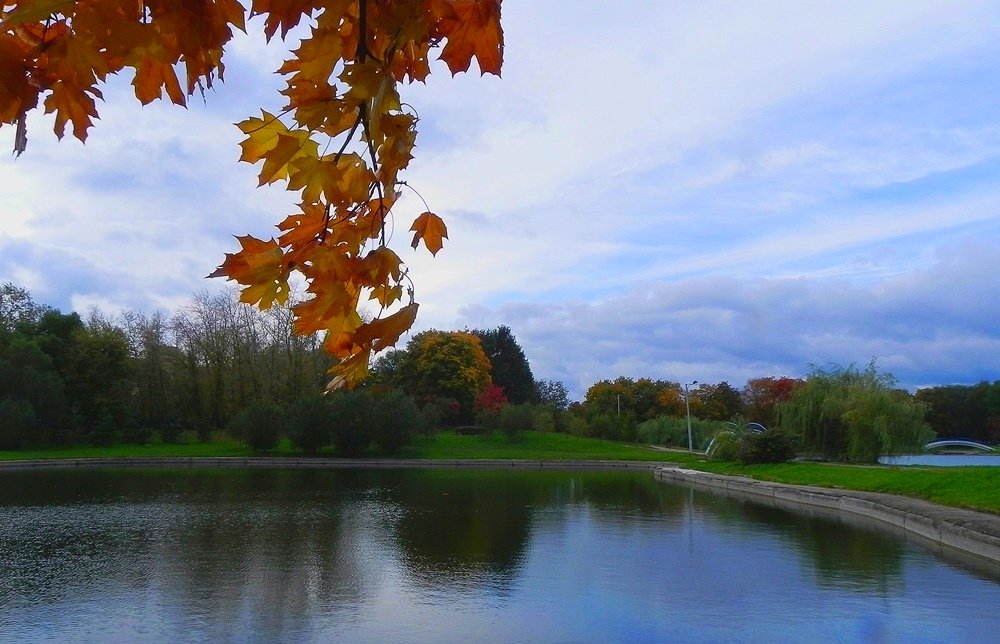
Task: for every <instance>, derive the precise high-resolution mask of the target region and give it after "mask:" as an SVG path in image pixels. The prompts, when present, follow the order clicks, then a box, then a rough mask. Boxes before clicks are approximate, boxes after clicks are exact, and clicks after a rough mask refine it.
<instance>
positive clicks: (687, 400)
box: [684, 380, 698, 452]
mask: <svg viewBox="0 0 1000 644" xmlns="http://www.w3.org/2000/svg"><path fill="white" fill-rule="evenodd" d="M696 384H698V381H697V380H695V381H693V382H685V383H684V407H685V408H686V409H687V416H688V451H689V452H693V451H694V440H692V438H691V401H690V399H691V392H689V391H688V387H690V386H692V385H696Z"/></svg>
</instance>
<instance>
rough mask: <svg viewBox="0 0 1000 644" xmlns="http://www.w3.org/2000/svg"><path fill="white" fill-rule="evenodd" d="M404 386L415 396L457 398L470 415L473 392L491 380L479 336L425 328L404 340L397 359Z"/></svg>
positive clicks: (463, 415)
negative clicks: (401, 355) (407, 340)
mask: <svg viewBox="0 0 1000 644" xmlns="http://www.w3.org/2000/svg"><path fill="white" fill-rule="evenodd" d="M400 371H401V377H402V381H403V383H404V389H405V390H406V391H407V392H408V393H411V394H412V395H414V396H416V397H417V398H418V399H421V400H424V401H427V400H430V399H434V398H450V399H453V400H456V401H458V403H459V405H460V406H461V408H460V413H461V417H462V418H464V419H465V420H468V419H470V418H471V414H472V408H473V402H474V401H475V399H476V396H478V395H479V393H480V392H481V391H482V390H483V389H485V388H486V386H487V385H489V384H490V383H491V381H490V361H489V359H488V358H487V357H486V354H485V353H484V352H483V348H482V346H481V345H480V343H479V338H477V337H476V336H475V335H473V334H471V333H466V332H464V331H433V330H432V331H424V332H422V333H418V334H417V335H415V336H413V338H412V339H410V341H409V342H408V343H407V344H406V351H405V353H404V355H403V357H402V360H401V363H400Z"/></svg>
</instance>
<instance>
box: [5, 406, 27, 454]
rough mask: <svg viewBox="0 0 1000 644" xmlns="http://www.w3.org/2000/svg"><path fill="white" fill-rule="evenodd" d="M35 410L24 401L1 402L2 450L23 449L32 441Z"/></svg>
mask: <svg viewBox="0 0 1000 644" xmlns="http://www.w3.org/2000/svg"><path fill="white" fill-rule="evenodd" d="M34 425H35V410H34V409H33V408H32V407H31V405H30V404H29V403H28V402H27V401H24V400H10V399H6V400H0V449H21V448H22V447H24V446H25V445H26V444H27V443H28V441H29V440H30V436H31V431H32V429H33V428H34Z"/></svg>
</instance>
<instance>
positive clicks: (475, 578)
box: [396, 471, 545, 591]
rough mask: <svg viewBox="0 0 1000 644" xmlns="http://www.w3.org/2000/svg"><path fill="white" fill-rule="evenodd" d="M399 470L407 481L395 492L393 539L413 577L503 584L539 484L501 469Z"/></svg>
mask: <svg viewBox="0 0 1000 644" xmlns="http://www.w3.org/2000/svg"><path fill="white" fill-rule="evenodd" d="M406 474H408V475H410V476H407V477H406V478H408V479H409V478H411V477H412V480H411V481H410V483H411V484H407V485H402V486H400V488H399V490H398V491H399V494H400V497H399V500H400V503H401V504H402V506H403V507H404V508H405V512H404V514H403V516H402V517H401V518H400V520H399V523H398V524H397V528H396V537H397V540H398V545H399V548H400V550H401V553H400V555H401V559H402V560H403V562H404V564H405V565H406V567H407V572H408V573H409V574H410V575H411V576H412V578H413V579H414V580H415V581H416V582H417V583H419V584H422V585H427V586H438V585H440V584H442V582H443V583H445V584H449V583H461V584H468V585H473V586H478V585H480V584H482V585H484V586H488V587H491V588H494V589H499V590H501V591H503V590H504V589H507V588H509V586H510V584H511V583H512V582H513V581H514V580H515V579H516V577H517V574H518V571H519V569H520V567H521V564H522V560H523V556H524V552H525V549H526V547H527V545H528V541H529V539H530V537H531V519H532V506H533V505H535V504H536V503H537V502H538V501H539V500H540V499H541V497H543V496H544V494H545V492H544V490H543V489H542V488H540V486H539V484H538V481H536V480H534V479H532V478H525V477H519V476H511V475H510V474H509V473H506V472H505V473H504V474H505V476H502V477H497V476H493V475H491V474H492V473H489V472H470V471H461V472H453V471H429V472H407V473H406ZM477 474H478V476H477ZM484 474H485V476H483V475H484Z"/></svg>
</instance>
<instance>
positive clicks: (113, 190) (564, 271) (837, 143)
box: [0, 0, 1000, 398]
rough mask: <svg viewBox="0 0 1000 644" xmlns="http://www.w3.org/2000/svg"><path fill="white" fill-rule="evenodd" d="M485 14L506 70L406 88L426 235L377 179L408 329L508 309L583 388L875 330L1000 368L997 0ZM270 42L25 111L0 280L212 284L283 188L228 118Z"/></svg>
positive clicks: (750, 369) (275, 212)
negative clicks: (438, 235)
mask: <svg viewBox="0 0 1000 644" xmlns="http://www.w3.org/2000/svg"><path fill="white" fill-rule="evenodd" d="M567 7H571V8H572V9H571V10H568V9H567ZM503 24H504V28H505V32H506V52H505V54H506V56H505V64H504V75H503V78H502V79H497V78H494V77H482V78H480V77H479V76H478V74H471V75H465V76H459V77H457V78H454V79H453V78H450V77H449V76H448V75H447V73H446V70H444V69H443V66H439V67H437V68H435V71H436V72H437V73H435V74H432V76H431V77H430V78H429V79H428V83H427V85H426V86H422V85H416V86H412V87H406V88H404V90H403V91H404V100H406V101H407V102H409V103H412V104H413V105H414V106H416V109H417V110H418V112H419V114H420V117H421V123H420V130H421V133H420V137H419V139H418V149H417V151H416V153H415V154H416V159H415V160H414V162H413V163H412V164H411V166H410V169H409V170H408V171H407V173H406V177H405V178H406V179H407V181H408V182H409V183H411V184H412V185H414V186H415V187H416V188H417V189H418V190H419V191H420V193H421V194H422V195H423V197H424V198H425V199H426V200H427V201H428V202H429V204H430V206H431V208H432V209H433V210H434V211H435V212H437V213H438V214H440V215H442V216H443V217H444V218H445V220H446V221H447V223H448V229H449V233H450V240H449V242H448V243H447V244H446V246H445V249H444V251H443V252H441V253H439V254H438V256H437V257H436V258H431V257H430V255H429V254H428V253H427V252H426V251H425V250H423V249H422V248H421V250H420V251H419V252H418V251H413V250H411V249H410V248H409V246H408V242H409V239H408V237H409V236H408V234H406V232H405V231H406V228H408V227H409V222H410V221H411V220H412V218H413V216H415V215H416V214H418V213H419V212H420V210H422V208H421V206H420V205H419V204H416V203H412V202H406V201H404V202H403V203H402V204H401V205H400V207H399V211H398V212H397V215H396V217H397V218H396V234H395V235H394V238H393V246H394V247H395V248H396V250H397V252H399V254H400V255H401V256H402V257H403V259H404V260H405V261H407V263H408V264H409V265H410V266H411V267H412V275H413V277H414V279H415V281H416V287H417V299H418V301H420V302H421V309H420V318H419V319H418V322H417V326H418V330H419V329H424V328H438V329H457V328H463V327H470V328H471V327H492V326H496V325H499V324H506V325H509V326H510V327H511V328H512V329H513V331H514V333H515V335H516V336H517V338H518V340H519V342H520V343H521V345H522V346H523V347H524V349H525V352H526V354H527V356H528V358H529V360H530V361H531V365H532V368H533V370H534V372H535V375H536V377H540V378H550V379H557V380H562V381H564V382H565V383H566V384H567V386H568V387H569V388H570V391H571V393H572V394H573V395H574V397H577V398H579V397H581V396H582V394H583V392H584V391H585V390H586V388H587V386H589V385H590V384H591V383H593V382H595V381H596V380H599V379H603V378H614V377H617V376H620V375H624V376H632V377H640V376H649V377H654V378H664V379H669V380H676V381H682V382H684V381H687V382H690V381H692V380H698V381H701V382H719V381H721V380H726V381H728V382H730V383H731V384H734V385H736V386H741V385H742V384H743V382H744V381H745V380H746V379H747V378H752V377H756V376H765V375H774V376H778V375H790V376H800V375H803V374H804V373H806V372H807V371H808V369H809V365H810V364H817V365H825V364H828V363H837V364H842V365H846V364H850V363H858V364H862V365H863V364H865V363H867V362H868V361H869V360H870V359H872V358H876V359H877V360H878V364H879V365H880V366H881V367H882V368H884V369H886V370H888V371H891V372H892V373H893V374H894V375H895V376H896V377H897V378H898V379H899V380H900V382H901V384H903V385H904V386H906V387H908V388H911V389H912V388H916V387H919V386H923V385H933V384H943V383H973V382H977V381H980V380H984V379H986V380H995V379H998V378H1000V4H998V3H997V2H992V1H983V2H974V1H967V2H962V1H958V0H948V1H940V2H934V1H923V0H900V1H898V2H893V1H874V0H868V1H864V2H850V1H845V0H837V1H834V2H821V1H818V0H816V1H810V2H792V1H791V0H787V1H783V2H765V1H763V0H761V1H757V2H752V3H736V2H710V1H706V2H698V3H691V2H638V1H625V0H622V1H620V2H615V3H609V2H596V1H582V0H580V1H576V2H573V3H572V4H570V3H566V2H556V1H555V0H532V1H531V2H528V1H524V0H507V2H505V3H504V7H503ZM250 27H251V28H250V31H251V33H253V32H254V31H255V30H256V31H259V30H260V28H261V22H260V21H259V19H256V20H254V21H252V22H251V23H250ZM275 44H277V46H274V45H275ZM292 45H293V46H294V42H293V43H292ZM282 56H283V52H282V48H281V45H280V43H272V46H265V44H264V42H263V39H262V38H261V37H260V36H259V35H251V36H242V35H241V36H240V37H238V38H237V40H236V41H235V42H234V43H233V44H232V45H231V47H230V48H229V50H228V53H227V71H226V82H225V83H224V84H219V85H218V86H217V87H216V88H215V89H214V90H213V91H209V92H208V93H207V94H206V99H205V101H204V102H203V101H202V100H201V99H200V97H195V98H193V99H192V100H191V104H190V106H189V107H188V108H187V109H179V108H176V107H172V106H170V105H161V104H157V105H152V106H147V107H145V108H143V107H140V106H139V105H138V103H137V102H136V101H135V100H134V99H130V98H129V92H128V90H129V89H130V87H129V86H128V82H129V81H130V80H131V79H130V78H121V79H116V80H114V81H113V82H112V83H111V84H110V86H109V87H108V88H107V91H106V92H105V96H106V99H107V100H106V102H105V103H104V104H103V105H100V106H99V109H100V111H101V116H102V119H101V121H100V122H99V123H98V125H97V127H95V128H94V129H93V130H92V133H91V136H90V138H89V139H88V141H87V143H86V145H81V144H80V143H79V142H77V141H75V140H73V139H71V138H69V137H67V138H66V139H64V141H63V142H61V143H59V142H57V141H56V139H55V137H53V136H52V135H51V120H50V119H49V118H48V117H44V116H42V115H35V116H34V118H33V120H31V121H30V122H29V145H28V150H27V152H26V153H25V154H24V155H23V156H22V157H21V158H19V159H16V160H15V159H13V158H7V157H5V158H4V160H3V161H0V282H6V281H11V282H14V283H16V284H18V285H20V286H24V287H26V288H28V289H29V290H30V291H31V292H32V294H33V295H34V297H35V299H36V300H37V301H40V302H44V303H47V304H50V305H53V306H56V307H59V308H61V309H63V310H70V309H74V310H77V311H80V312H85V311H86V310H87V309H88V307H90V306H93V305H96V306H99V307H100V308H102V309H104V310H106V311H109V312H114V311H116V310H119V309H122V308H138V309H142V310H146V311H152V310H154V309H159V310H163V311H166V312H170V311H173V310H175V309H176V308H177V307H178V306H180V305H183V303H184V302H185V301H186V300H187V299H188V298H189V297H190V296H191V294H192V293H194V292H195V291H198V290H201V289H209V290H215V289H219V288H222V287H224V284H223V283H221V282H220V281H219V280H205V279H204V276H205V275H206V274H208V273H209V272H211V271H212V270H213V269H214V268H215V266H217V265H218V264H219V263H220V262H221V260H222V257H223V254H224V253H225V252H232V251H234V250H236V248H237V244H236V242H235V240H234V239H233V238H232V235H237V234H246V233H251V234H254V235H256V236H258V237H265V238H266V237H270V236H271V235H272V234H273V233H274V229H273V225H274V224H275V223H277V222H278V221H280V220H281V219H283V218H284V216H285V215H287V214H289V213H290V212H292V203H293V202H294V195H293V194H292V193H289V192H285V191H283V190H282V189H280V188H279V187H278V186H277V185H276V186H274V187H272V188H271V189H266V190H262V189H257V188H256V184H257V179H256V174H257V173H256V170H255V168H254V167H252V166H249V165H247V164H239V163H237V162H236V159H237V158H238V156H239V147H238V142H239V140H240V138H241V136H240V133H239V131H238V130H237V129H236V128H235V127H234V126H233V123H235V122H237V121H240V120H242V119H244V118H245V117H247V116H249V115H253V114H256V113H257V111H258V109H259V108H261V107H263V108H265V109H269V110H275V108H277V107H278V106H279V104H280V101H278V100H277V99H278V98H279V97H278V96H277V94H276V93H275V91H276V89H277V88H278V87H279V86H280V84H281V81H280V78H279V77H278V76H276V75H274V74H273V73H272V72H273V70H274V69H276V68H277V67H278V66H279V65H280V61H281V60H282ZM12 140H13V132H12V130H11V128H4V129H2V130H0V148H5V149H10V148H11V146H12Z"/></svg>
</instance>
